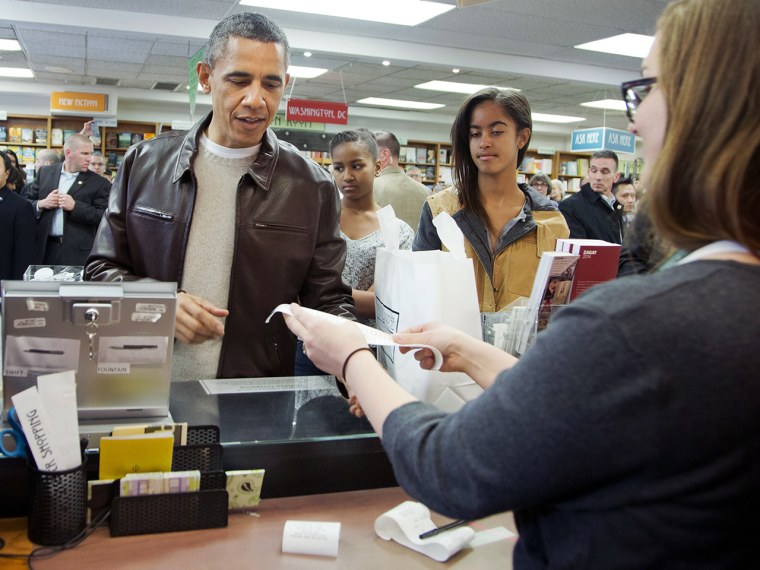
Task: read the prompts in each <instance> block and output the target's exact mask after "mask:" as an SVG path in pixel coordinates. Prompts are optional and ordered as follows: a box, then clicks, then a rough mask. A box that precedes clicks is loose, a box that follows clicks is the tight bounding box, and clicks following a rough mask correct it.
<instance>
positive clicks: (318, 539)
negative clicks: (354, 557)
mask: <svg viewBox="0 0 760 570" xmlns="http://www.w3.org/2000/svg"><path fill="white" fill-rule="evenodd" d="M339 543H340V523H339V522H318V521H285V528H284V529H283V530H282V551H283V552H287V553H290V554H313V555H316V556H333V557H336V556H338V546H339Z"/></svg>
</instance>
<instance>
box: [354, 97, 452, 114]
mask: <svg viewBox="0 0 760 570" xmlns="http://www.w3.org/2000/svg"><path fill="white" fill-rule="evenodd" d="M357 103H363V104H365V105H375V106H378V107H394V108H398V109H418V110H425V111H428V110H430V109H440V108H441V107H445V106H446V105H441V104H439V103H424V102H422V101H402V100H401V99H383V98H382V97H367V98H366V99H359V100H358V101H357Z"/></svg>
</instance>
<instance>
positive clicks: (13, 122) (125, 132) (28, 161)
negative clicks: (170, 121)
mask: <svg viewBox="0 0 760 570" xmlns="http://www.w3.org/2000/svg"><path fill="white" fill-rule="evenodd" d="M89 120H90V117H49V116H39V115H8V117H7V119H6V120H5V121H0V149H8V148H9V149H11V150H13V151H14V152H15V153H16V155H17V156H18V158H19V161H20V162H21V163H22V164H24V165H26V170H27V172H30V171H31V170H32V169H33V168H34V162H35V160H36V158H37V153H38V152H39V151H40V150H43V149H46V148H52V149H61V148H62V147H63V143H64V141H66V139H67V138H68V137H70V136H71V135H73V134H75V133H78V132H80V131H81V130H82V127H83V126H84V123H85V122H86V121H89ZM157 127H158V125H157V124H156V123H143V122H122V121H120V122H119V123H117V126H116V127H104V128H102V129H101V131H100V137H98V136H97V135H94V136H92V137H90V138H91V139H92V141H93V143H94V145H95V150H96V151H100V152H101V153H102V154H103V155H104V156H106V157H107V161H108V166H109V168H116V167H118V166H119V165H120V164H121V161H122V159H123V157H124V152H125V151H126V150H127V148H128V147H129V146H131V145H132V144H134V143H136V142H139V141H141V140H144V139H147V138H152V137H154V136H156V128H157Z"/></svg>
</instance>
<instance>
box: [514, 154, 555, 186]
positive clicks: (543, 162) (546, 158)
mask: <svg viewBox="0 0 760 570" xmlns="http://www.w3.org/2000/svg"><path fill="white" fill-rule="evenodd" d="M554 156H555V155H554V154H545V153H541V152H538V151H537V150H533V149H528V151H527V152H526V153H525V158H523V161H522V163H521V164H520V165H519V166H518V168H517V181H518V182H525V183H527V182H528V181H530V179H531V177H532V176H533V175H534V174H536V173H537V172H543V173H544V174H546V175H547V176H549V177H550V178H554Z"/></svg>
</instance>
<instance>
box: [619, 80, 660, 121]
mask: <svg viewBox="0 0 760 570" xmlns="http://www.w3.org/2000/svg"><path fill="white" fill-rule="evenodd" d="M655 83H657V78H656V77H645V78H644V79H636V80H634V81H626V82H625V83H621V84H620V89H621V91H622V92H623V101H625V114H626V115H627V116H628V120H629V121H631V122H633V118H634V117H635V116H636V109H638V108H639V105H641V102H642V101H643V100H644V99H646V96H647V95H649V92H650V91H651V90H652V86H653V85H654V84H655Z"/></svg>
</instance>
